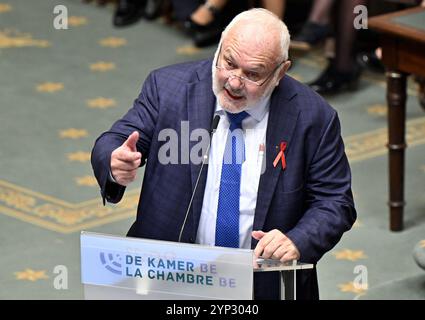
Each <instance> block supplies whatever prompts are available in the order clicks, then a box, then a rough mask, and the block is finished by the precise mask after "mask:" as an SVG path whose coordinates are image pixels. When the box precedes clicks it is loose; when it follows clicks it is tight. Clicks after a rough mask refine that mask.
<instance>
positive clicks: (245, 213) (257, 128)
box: [196, 97, 270, 249]
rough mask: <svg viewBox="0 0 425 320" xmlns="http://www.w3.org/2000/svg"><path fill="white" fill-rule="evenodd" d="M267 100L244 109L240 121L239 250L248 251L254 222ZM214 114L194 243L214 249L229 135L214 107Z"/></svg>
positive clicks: (222, 114) (224, 118)
mask: <svg viewBox="0 0 425 320" xmlns="http://www.w3.org/2000/svg"><path fill="white" fill-rule="evenodd" d="M269 105H270V97H269V98H267V99H263V100H261V102H259V103H258V104H257V105H256V106H254V107H253V108H250V109H249V110H245V111H246V112H247V113H248V114H249V117H247V118H246V119H244V120H243V122H242V129H243V132H244V138H245V162H244V163H243V164H242V173H241V193H240V202H239V210H240V215H239V247H240V248H245V249H250V248H251V232H252V225H253V223H254V214H255V207H256V204H257V191H258V184H259V182H260V176H261V173H262V166H263V160H264V154H265V151H264V152H262V151H261V152H260V150H265V148H264V146H265V142H266V130H267V119H268V117H269ZM215 114H218V115H220V122H219V124H218V127H217V131H216V132H215V133H214V135H213V138H212V142H211V149H210V151H209V159H208V175H207V183H206V186H205V193H204V201H203V204H202V211H201V217H200V221H199V226H198V233H197V236H196V243H199V244H203V245H210V246H214V244H215V226H216V219H217V208H218V196H219V191H220V180H221V167H222V164H223V155H224V148H225V145H226V143H225V141H226V139H227V134H228V132H229V126H230V124H229V120H228V119H227V116H226V114H225V112H224V110H223V109H222V107H221V106H220V105H219V104H218V102H217V104H216V110H215Z"/></svg>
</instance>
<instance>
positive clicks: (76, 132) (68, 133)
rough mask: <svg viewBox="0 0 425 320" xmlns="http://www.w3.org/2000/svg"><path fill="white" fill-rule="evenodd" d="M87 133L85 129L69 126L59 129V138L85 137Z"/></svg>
mask: <svg viewBox="0 0 425 320" xmlns="http://www.w3.org/2000/svg"><path fill="white" fill-rule="evenodd" d="M88 135H89V133H88V132H87V130H85V129H75V128H69V129H65V130H61V131H59V137H60V138H69V139H79V138H83V137H87V136H88Z"/></svg>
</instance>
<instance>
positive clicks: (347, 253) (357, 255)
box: [332, 249, 367, 261]
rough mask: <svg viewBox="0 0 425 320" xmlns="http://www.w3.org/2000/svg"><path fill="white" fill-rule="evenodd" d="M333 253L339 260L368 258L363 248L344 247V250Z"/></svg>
mask: <svg viewBox="0 0 425 320" xmlns="http://www.w3.org/2000/svg"><path fill="white" fill-rule="evenodd" d="M332 254H333V255H334V256H335V259H337V260H350V261H357V260H359V259H366V258H367V256H365V254H364V252H363V250H350V249H344V250H339V251H335V252H332Z"/></svg>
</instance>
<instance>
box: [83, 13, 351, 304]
mask: <svg viewBox="0 0 425 320" xmlns="http://www.w3.org/2000/svg"><path fill="white" fill-rule="evenodd" d="M289 41H290V36H289V33H288V30H287V28H286V26H285V24H284V23H283V22H282V21H281V20H280V19H278V18H277V17H276V16H274V15H273V14H272V13H270V12H269V11H266V10H264V9H252V10H249V11H245V12H243V13H241V14H239V15H238V16H236V17H235V18H234V20H233V21H232V22H231V23H230V24H229V25H228V26H227V28H226V29H225V30H224V31H223V33H222V37H221V41H220V43H219V45H218V47H217V50H216V53H215V56H214V59H212V60H204V61H198V62H191V63H184V64H178V65H173V66H168V67H164V68H161V69H158V70H155V71H153V72H152V73H151V74H150V75H149V76H148V78H147V79H146V80H145V83H144V85H143V88H142V90H141V93H140V94H139V96H138V97H137V98H136V99H135V101H134V105H133V107H132V108H131V109H130V110H129V111H128V112H127V114H125V115H124V116H123V117H122V118H121V119H120V120H118V121H117V122H115V123H114V124H113V125H112V127H111V129H110V130H109V131H107V132H105V133H103V134H102V135H101V136H100V137H99V138H98V139H97V140H96V143H95V146H94V148H93V151H92V160H91V161H92V166H93V170H94V173H95V176H96V178H97V181H98V183H99V185H100V188H101V194H102V198H103V201H104V203H105V201H108V202H111V203H117V202H119V201H120V200H121V198H122V196H123V194H124V191H125V188H126V186H127V185H128V184H129V183H131V182H132V181H133V180H134V179H135V176H136V173H137V171H138V168H139V167H140V166H142V165H145V164H146V167H145V173H144V179H143V185H142V188H141V193H140V200H139V205H138V210H137V218H136V221H135V222H134V223H133V225H132V226H131V228H130V230H129V232H128V236H131V237H141V238H150V239H158V240H167V241H182V242H188V243H198V244H202V245H211V246H225V247H235V248H246V249H253V250H254V253H255V254H256V255H257V256H261V257H263V258H272V259H279V260H281V261H289V260H293V259H298V260H300V261H301V262H305V263H314V264H316V263H317V262H318V260H319V259H320V258H321V257H322V256H323V254H324V253H325V252H327V251H329V250H330V249H331V248H333V247H334V246H335V245H336V243H337V242H338V241H339V239H340V238H341V236H342V234H343V233H344V232H345V231H347V230H349V229H350V228H351V226H352V224H353V223H354V221H355V219H356V211H355V208H354V203H353V197H352V192H351V173H350V168H349V164H348V161H347V158H346V155H345V151H344V145H343V141H342V138H341V134H340V122H339V119H338V115H337V113H336V111H335V110H334V109H333V108H332V107H331V106H329V104H328V103H327V102H326V101H325V100H324V99H323V98H322V97H320V96H319V95H318V94H316V93H315V92H313V91H312V90H310V89H309V88H308V87H307V86H305V85H303V84H301V83H299V82H298V81H296V80H295V79H293V78H291V77H290V76H288V75H286V72H287V70H288V68H289V67H290V64H291V62H290V61H289V60H288V46H289ZM254 297H255V298H256V299H278V298H279V275H278V274H277V273H275V272H266V273H256V274H255V276H254ZM297 298H298V299H318V298H319V294H318V283H317V276H316V270H315V269H312V270H305V271H302V272H301V273H300V275H299V276H297Z"/></svg>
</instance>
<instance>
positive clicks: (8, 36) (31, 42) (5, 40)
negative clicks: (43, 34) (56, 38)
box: [0, 29, 50, 49]
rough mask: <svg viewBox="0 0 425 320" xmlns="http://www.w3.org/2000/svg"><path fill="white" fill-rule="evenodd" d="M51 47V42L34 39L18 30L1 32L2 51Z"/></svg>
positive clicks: (0, 46)
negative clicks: (5, 49) (6, 49)
mask: <svg viewBox="0 0 425 320" xmlns="http://www.w3.org/2000/svg"><path fill="white" fill-rule="evenodd" d="M48 46H50V43H49V41H46V40H36V39H33V38H32V36H31V35H30V34H29V33H20V32H18V31H16V30H9V29H6V30H0V49H3V48H22V47H39V48H46V47H48Z"/></svg>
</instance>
